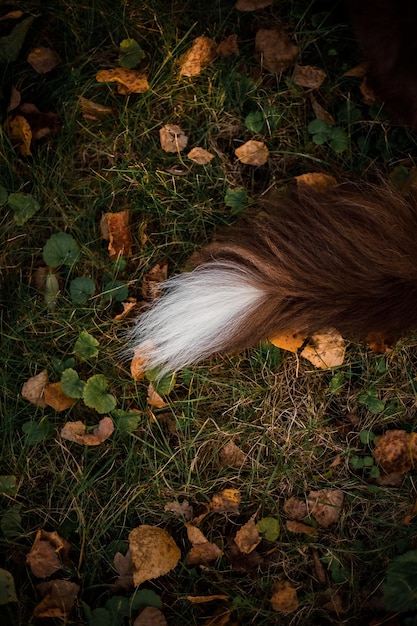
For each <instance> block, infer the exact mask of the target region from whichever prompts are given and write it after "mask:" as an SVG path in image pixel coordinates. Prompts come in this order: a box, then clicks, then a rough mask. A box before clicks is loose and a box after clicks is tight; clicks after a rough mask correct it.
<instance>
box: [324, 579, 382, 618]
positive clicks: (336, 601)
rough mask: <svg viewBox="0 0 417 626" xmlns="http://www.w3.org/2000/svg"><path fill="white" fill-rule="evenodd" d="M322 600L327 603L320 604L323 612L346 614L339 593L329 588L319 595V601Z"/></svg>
mask: <svg viewBox="0 0 417 626" xmlns="http://www.w3.org/2000/svg"><path fill="white" fill-rule="evenodd" d="M323 600H327V602H324V603H323V604H321V608H322V609H324V610H325V611H330V612H331V613H337V615H343V614H344V613H346V609H345V608H344V606H343V603H342V598H341V595H340V592H339V591H337V590H335V589H331V588H330V587H329V588H328V589H326V591H324V592H323V593H322V594H321V595H320V601H321V602H323ZM384 621H385V620H384ZM379 623H381V622H379Z"/></svg>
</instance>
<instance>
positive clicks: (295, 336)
mask: <svg viewBox="0 0 417 626" xmlns="http://www.w3.org/2000/svg"><path fill="white" fill-rule="evenodd" d="M305 340H306V337H305V336H304V335H302V334H301V333H283V334H279V335H274V336H273V337H270V338H269V341H270V342H271V343H272V344H273V345H274V346H276V347H277V348H281V349H282V350H288V351H289V352H294V353H295V354H297V352H298V350H299V349H300V348H301V346H302V345H303V344H304V342H305Z"/></svg>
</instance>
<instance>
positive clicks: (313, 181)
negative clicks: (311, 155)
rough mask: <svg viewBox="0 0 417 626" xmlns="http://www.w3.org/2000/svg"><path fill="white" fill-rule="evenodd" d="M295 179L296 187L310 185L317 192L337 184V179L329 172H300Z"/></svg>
mask: <svg viewBox="0 0 417 626" xmlns="http://www.w3.org/2000/svg"><path fill="white" fill-rule="evenodd" d="M295 180H296V181H297V187H299V188H304V187H305V188H308V187H311V188H312V189H314V191H317V192H320V191H321V192H322V191H328V190H331V189H334V188H335V187H336V185H337V180H336V179H335V178H334V177H333V176H331V175H330V174H322V173H321V172H309V173H308V174H300V176H296V177H295Z"/></svg>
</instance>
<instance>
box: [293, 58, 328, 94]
mask: <svg viewBox="0 0 417 626" xmlns="http://www.w3.org/2000/svg"><path fill="white" fill-rule="evenodd" d="M326 78H327V74H326V72H325V71H324V70H321V69H320V68H319V67H314V65H299V64H298V63H296V65H295V67H294V75H293V81H294V83H295V84H296V85H298V86H299V87H306V88H307V89H318V88H319V87H320V86H321V85H322V84H323V83H324V81H325V80H326Z"/></svg>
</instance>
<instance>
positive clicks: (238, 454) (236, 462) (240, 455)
mask: <svg viewBox="0 0 417 626" xmlns="http://www.w3.org/2000/svg"><path fill="white" fill-rule="evenodd" d="M219 457H220V462H221V464H222V465H223V466H225V467H241V466H242V465H243V464H244V463H245V462H246V454H245V453H244V452H242V450H241V449H240V448H239V446H237V445H236V444H235V442H234V441H233V440H231V441H228V442H227V443H226V445H225V446H224V447H223V448H222V449H221V450H220V453H219Z"/></svg>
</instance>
